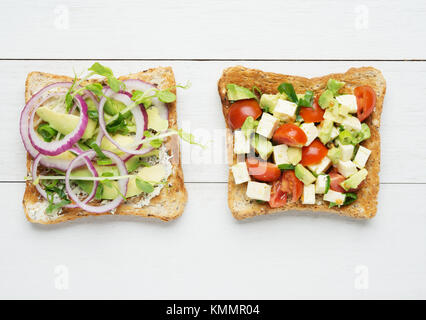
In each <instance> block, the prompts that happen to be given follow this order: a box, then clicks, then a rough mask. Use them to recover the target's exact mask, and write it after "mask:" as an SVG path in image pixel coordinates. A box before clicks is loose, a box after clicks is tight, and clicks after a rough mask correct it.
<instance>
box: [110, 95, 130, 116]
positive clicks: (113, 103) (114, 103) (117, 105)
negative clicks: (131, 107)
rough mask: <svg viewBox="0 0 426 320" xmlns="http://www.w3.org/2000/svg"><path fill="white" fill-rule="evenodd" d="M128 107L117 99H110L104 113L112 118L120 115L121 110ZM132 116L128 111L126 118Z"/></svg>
mask: <svg viewBox="0 0 426 320" xmlns="http://www.w3.org/2000/svg"><path fill="white" fill-rule="evenodd" d="M125 108H126V105H125V104H124V103H122V102H120V101H118V100H115V99H108V100H107V101H106V102H105V105H104V111H105V112H106V113H108V114H109V115H110V116H114V115H116V114H117V113H119V112H120V111H121V110H123V109H125ZM130 115H131V112H130V111H128V112H127V113H126V114H125V115H124V117H125V118H127V117H129V116H130Z"/></svg>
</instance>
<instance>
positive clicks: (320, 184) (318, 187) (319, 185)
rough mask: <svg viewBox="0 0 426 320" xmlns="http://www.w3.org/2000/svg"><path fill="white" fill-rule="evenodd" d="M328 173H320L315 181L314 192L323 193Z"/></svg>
mask: <svg viewBox="0 0 426 320" xmlns="http://www.w3.org/2000/svg"><path fill="white" fill-rule="evenodd" d="M328 177H329V176H328V174H320V175H319V176H318V177H317V181H316V183H315V193H318V194H324V193H325V189H326V188H327V181H328V179H329V178H328Z"/></svg>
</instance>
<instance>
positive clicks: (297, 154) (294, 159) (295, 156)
mask: <svg viewBox="0 0 426 320" xmlns="http://www.w3.org/2000/svg"><path fill="white" fill-rule="evenodd" d="M287 158H288V161H289V162H290V163H291V164H292V165H293V166H295V165H296V164H298V163H299V162H300V161H301V160H302V148H296V147H289V148H288V149H287Z"/></svg>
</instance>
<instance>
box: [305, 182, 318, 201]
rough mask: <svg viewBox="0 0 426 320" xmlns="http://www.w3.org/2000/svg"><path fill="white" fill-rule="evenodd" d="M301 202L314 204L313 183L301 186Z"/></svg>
mask: <svg viewBox="0 0 426 320" xmlns="http://www.w3.org/2000/svg"><path fill="white" fill-rule="evenodd" d="M302 203H303V204H315V185H314V184H313V183H312V184H310V185H307V186H306V185H305V186H303V195H302Z"/></svg>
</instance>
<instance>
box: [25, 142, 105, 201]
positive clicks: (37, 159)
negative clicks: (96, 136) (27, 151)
mask: <svg viewBox="0 0 426 320" xmlns="http://www.w3.org/2000/svg"><path fill="white" fill-rule="evenodd" d="M70 151H72V152H74V153H76V154H78V155H80V154H82V153H83V152H82V151H80V150H79V149H76V148H72V149H70ZM43 157H45V156H44V155H42V154H41V153H40V154H39V155H38V156H36V157H35V159H34V161H33V167H32V170H31V175H32V176H33V179H34V178H35V177H36V176H37V168H38V165H39V163H40V160H41V159H42V158H43ZM82 160H84V161H82ZM79 162H80V165H82V164H84V163H86V165H87V168H88V169H89V171H90V172H91V173H92V175H93V176H94V177H98V172H97V171H96V169H95V167H94V165H93V164H92V162H91V161H90V159H89V158H87V157H84V159H81V160H79ZM76 166H77V164H76ZM98 184H99V182H98V181H93V187H92V191H91V192H90V194H89V195H88V196H87V197H86V198H85V199H84V200H83V201H82V203H84V204H86V203H88V202H89V201H90V200H92V199H93V198H94V197H95V195H96V189H97V188H98ZM35 187H36V189H37V191H38V192H39V193H40V194H41V195H42V196H43V197H44V198H45V199H47V193H46V191H45V190H44V189H43V188H42V187H41V186H40V184H39V183H38V184H36V186H35ZM77 207H78V205H77V204H76V203H70V204H67V205H66V206H65V208H77Z"/></svg>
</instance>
